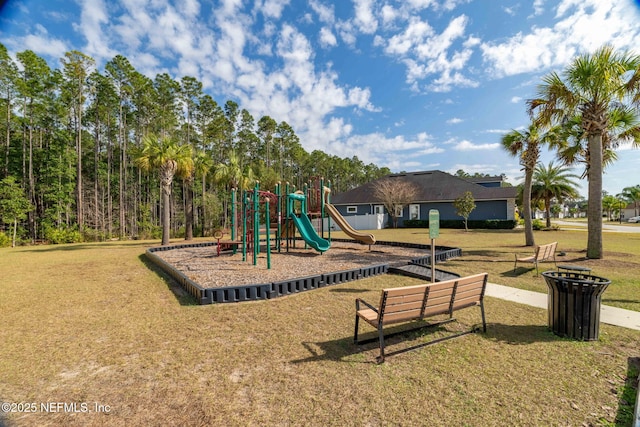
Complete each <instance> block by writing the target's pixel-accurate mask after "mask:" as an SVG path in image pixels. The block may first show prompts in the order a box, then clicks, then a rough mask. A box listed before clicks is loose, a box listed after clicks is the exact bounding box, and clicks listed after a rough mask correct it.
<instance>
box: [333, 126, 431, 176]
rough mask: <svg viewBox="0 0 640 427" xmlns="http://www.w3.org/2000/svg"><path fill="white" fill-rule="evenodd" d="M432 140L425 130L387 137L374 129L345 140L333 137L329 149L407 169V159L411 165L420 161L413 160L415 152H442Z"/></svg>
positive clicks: (417, 154)
mask: <svg viewBox="0 0 640 427" xmlns="http://www.w3.org/2000/svg"><path fill="white" fill-rule="evenodd" d="M431 140H432V137H431V136H430V135H428V134H427V133H424V132H421V133H419V134H417V135H415V136H414V137H412V138H407V137H405V136H403V135H398V136H395V137H392V138H389V137H387V136H385V135H384V134H382V133H379V132H376V133H370V134H362V135H350V136H348V137H347V138H345V139H344V140H336V141H334V142H333V143H332V144H330V149H331V151H332V152H334V153H336V154H337V155H338V156H341V157H352V156H358V158H360V159H361V160H362V161H363V162H365V163H376V164H385V165H389V167H390V168H392V169H395V168H396V166H397V167H400V168H402V169H405V170H406V169H407V167H406V166H407V165H408V164H409V163H410V162H413V166H418V165H420V164H421V163H420V162H419V161H416V156H423V155H430V154H438V153H443V152H444V150H443V149H442V148H439V147H437V146H436V145H435V144H434V143H433V142H432V141H431ZM394 165H395V166H394Z"/></svg>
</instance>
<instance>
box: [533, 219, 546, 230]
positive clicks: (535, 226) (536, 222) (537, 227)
mask: <svg viewBox="0 0 640 427" xmlns="http://www.w3.org/2000/svg"><path fill="white" fill-rule="evenodd" d="M531 225H532V227H533V229H534V230H542V229H543V228H544V227H545V224H544V223H543V222H542V221H541V220H539V219H534V220H533V221H532V222H531Z"/></svg>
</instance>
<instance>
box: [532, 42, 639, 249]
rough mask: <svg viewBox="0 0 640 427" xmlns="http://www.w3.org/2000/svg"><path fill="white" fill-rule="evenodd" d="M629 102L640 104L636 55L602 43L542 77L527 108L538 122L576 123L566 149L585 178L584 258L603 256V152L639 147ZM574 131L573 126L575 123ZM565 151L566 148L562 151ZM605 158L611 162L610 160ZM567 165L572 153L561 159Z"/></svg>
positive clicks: (633, 113) (635, 122)
mask: <svg viewBox="0 0 640 427" xmlns="http://www.w3.org/2000/svg"><path fill="white" fill-rule="evenodd" d="M633 102H636V103H637V102H640V56H637V55H632V54H630V53H628V52H622V53H618V52H615V51H614V49H613V48H612V47H611V46H604V47H602V48H600V49H598V50H597V51H596V52H594V53H593V54H584V55H581V56H578V57H577V58H575V59H574V60H573V62H572V63H571V64H570V65H569V66H568V67H567V68H566V69H565V70H564V72H563V73H562V76H561V75H558V74H557V73H555V72H552V73H551V74H549V75H547V76H546V77H544V78H543V83H542V84H541V85H540V86H539V87H538V97H537V98H536V99H531V100H529V101H528V105H529V112H530V114H532V115H534V114H535V115H537V117H536V121H537V122H538V123H541V124H550V123H558V124H563V125H564V124H570V123H573V124H579V130H580V132H579V133H577V134H576V133H573V134H572V138H571V139H572V140H573V142H574V143H575V144H574V145H573V147H574V149H573V150H570V151H571V152H572V153H573V154H575V156H574V157H573V161H576V159H578V158H579V159H582V160H583V161H584V162H585V164H586V176H587V178H588V180H589V189H588V207H587V216H588V218H587V227H588V237H587V257H589V258H602V172H603V169H604V165H605V161H606V160H607V158H606V157H605V154H606V153H607V152H610V151H611V150H612V149H614V148H616V146H617V145H618V144H619V142H620V141H621V140H630V141H632V142H633V143H634V145H636V146H638V145H640V128H639V127H638V125H637V123H638V121H637V119H638V117H637V110H635V109H633V108H632V104H631V103H633ZM574 130H575V126H574ZM565 154H566V152H565ZM613 159H614V158H613V157H610V160H613ZM563 160H564V161H565V162H566V163H569V162H571V161H572V158H571V156H567V157H564V158H563Z"/></svg>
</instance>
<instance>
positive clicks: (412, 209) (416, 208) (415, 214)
mask: <svg viewBox="0 0 640 427" xmlns="http://www.w3.org/2000/svg"><path fill="white" fill-rule="evenodd" d="M409 219H420V205H409Z"/></svg>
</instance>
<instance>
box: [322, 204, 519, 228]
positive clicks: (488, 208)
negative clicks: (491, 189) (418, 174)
mask: <svg viewBox="0 0 640 427" xmlns="http://www.w3.org/2000/svg"><path fill="white" fill-rule="evenodd" d="M417 204H419V205H420V216H419V218H418V219H421V220H428V219H429V210H430V209H437V210H438V211H439V212H440V219H442V220H460V219H462V217H461V216H459V215H458V214H457V213H456V209H455V207H453V203H451V202H441V203H437V202H432V203H417ZM475 204H476V208H475V209H474V210H473V211H472V212H471V215H470V216H469V219H470V220H487V219H514V212H515V201H514V200H513V199H510V200H494V201H486V202H485V201H476V202H475ZM334 206H335V208H336V209H337V210H338V212H340V214H341V215H342V216H343V217H345V218H346V219H347V221H349V217H351V216H355V215H369V214H371V213H372V212H373V205H370V204H366V205H334ZM348 206H351V207H356V208H357V209H356V212H355V213H354V212H347V207H348ZM407 219H410V218H409V206H405V207H404V209H403V211H402V217H401V218H398V225H399V226H401V225H402V224H403V222H404V220H407Z"/></svg>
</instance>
